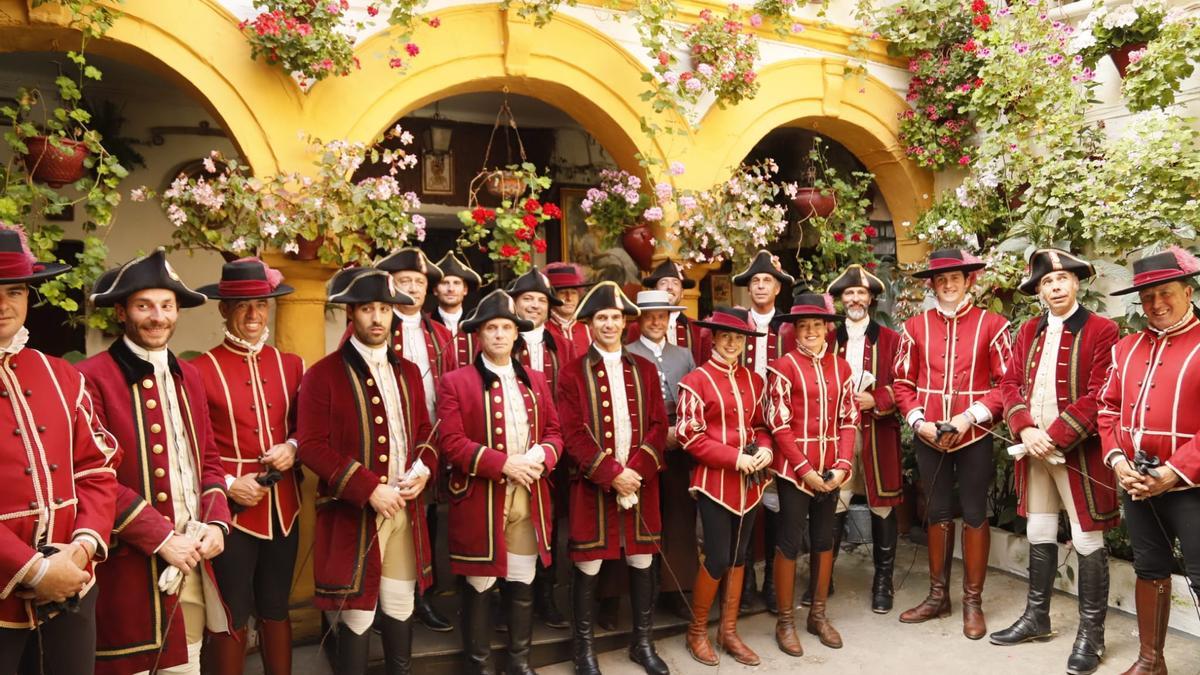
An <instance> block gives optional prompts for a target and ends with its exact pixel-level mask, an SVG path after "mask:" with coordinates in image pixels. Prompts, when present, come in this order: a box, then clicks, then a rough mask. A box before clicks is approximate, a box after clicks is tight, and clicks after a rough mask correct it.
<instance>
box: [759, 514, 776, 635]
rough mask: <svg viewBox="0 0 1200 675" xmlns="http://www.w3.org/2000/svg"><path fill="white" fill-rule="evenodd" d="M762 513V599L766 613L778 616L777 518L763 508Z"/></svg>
mask: <svg viewBox="0 0 1200 675" xmlns="http://www.w3.org/2000/svg"><path fill="white" fill-rule="evenodd" d="M762 513H763V516H764V517H763V521H764V524H765V527H766V532H765V533H764V534H763V550H764V551H766V553H765V554H764V555H763V558H764V560H763V584H762V599H763V604H765V605H766V606H767V611H768V612H770V613H772V614H778V613H779V603H778V602H776V600H775V518H776V517H777V516H776V515H775V514H774V513H772V512H771V511H770V510H768V509H765V508H764V509H763V510H762Z"/></svg>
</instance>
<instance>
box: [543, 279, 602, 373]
mask: <svg viewBox="0 0 1200 675" xmlns="http://www.w3.org/2000/svg"><path fill="white" fill-rule="evenodd" d="M543 271H544V272H545V273H546V279H547V280H548V281H549V282H550V287H551V288H553V289H554V297H555V298H556V299H557V300H558V301H559V302H558V303H557V304H553V303H552V304H551V306H550V320H549V321H548V322H546V327H547V328H548V329H549V330H550V332H551V333H556V334H557V335H558V336H559V337H561V338H563V340H565V341H566V343H567V344H568V345H569V346H570V347H571V351H570V353H569V354H568V355H567V359H566V360H567V361H570V360H572V359H574V358H576V357H579V356H583V354H584V352H586V351H587V350H588V347H589V346H591V344H592V334H591V332H590V331H589V329H588V325H587V322H585V321H577V320H576V317H575V309H576V308H577V307H578V306H579V299H580V298H581V297H583V292H584V291H585V290H587V288H588V287H589V286H591V285H592V284H591V282H589V281H588V280H587V275H586V274H585V273H584V271H583V268H582V267H580V266H579V265H576V264H575V263H563V262H556V263H550V264H549V265H546V267H545V269H544V270H543Z"/></svg>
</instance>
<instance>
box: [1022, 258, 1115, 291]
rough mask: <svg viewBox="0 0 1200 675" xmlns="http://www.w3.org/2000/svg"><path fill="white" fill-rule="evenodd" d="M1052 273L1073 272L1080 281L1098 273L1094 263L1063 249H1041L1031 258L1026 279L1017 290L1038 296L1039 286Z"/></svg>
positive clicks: (1026, 271) (1026, 270)
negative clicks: (1093, 265) (1043, 278)
mask: <svg viewBox="0 0 1200 675" xmlns="http://www.w3.org/2000/svg"><path fill="white" fill-rule="evenodd" d="M1051 272H1071V273H1072V274H1074V275H1075V276H1077V277H1079V280H1080V281H1083V280H1084V279H1087V278H1088V277H1090V276H1092V275H1093V274H1095V273H1096V268H1095V267H1092V263H1090V262H1088V261H1086V260H1084V259H1083V258H1080V257H1079V256H1075V255H1072V254H1070V253H1067V252H1066V251H1064V250H1062V249H1061V248H1039V249H1038V250H1036V251H1034V252H1033V254H1032V255H1030V256H1029V265H1027V266H1026V268H1025V279H1023V280H1022V281H1021V285H1020V286H1017V290H1019V291H1021V292H1022V293H1024V294H1025V295H1037V292H1038V284H1040V283H1042V277H1044V276H1046V275H1047V274H1050V273H1051Z"/></svg>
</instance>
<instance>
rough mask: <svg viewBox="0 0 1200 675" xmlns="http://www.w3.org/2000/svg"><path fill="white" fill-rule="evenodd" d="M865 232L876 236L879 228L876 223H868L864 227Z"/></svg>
mask: <svg viewBox="0 0 1200 675" xmlns="http://www.w3.org/2000/svg"><path fill="white" fill-rule="evenodd" d="M863 234H865V235H867V236H868V237H874V236H876V235H878V234H879V230H876V229H875V226H874V225H868V226H866V227H864V228H863Z"/></svg>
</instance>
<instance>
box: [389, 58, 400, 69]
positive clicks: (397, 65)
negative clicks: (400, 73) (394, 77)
mask: <svg viewBox="0 0 1200 675" xmlns="http://www.w3.org/2000/svg"><path fill="white" fill-rule="evenodd" d="M388 65H389V66H391V67H392V68H403V67H404V60H403V59H398V58H394V59H392V60H390V61H388Z"/></svg>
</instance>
